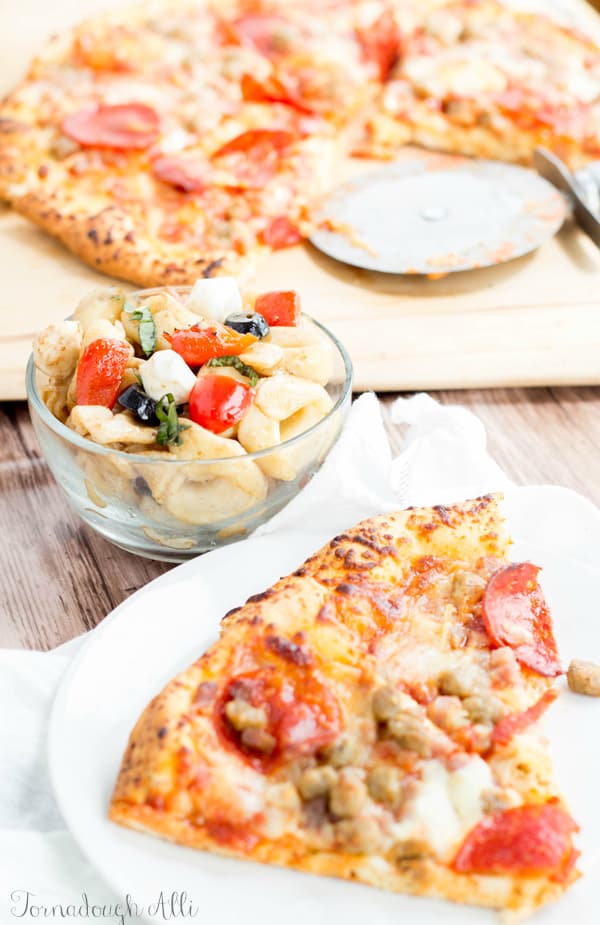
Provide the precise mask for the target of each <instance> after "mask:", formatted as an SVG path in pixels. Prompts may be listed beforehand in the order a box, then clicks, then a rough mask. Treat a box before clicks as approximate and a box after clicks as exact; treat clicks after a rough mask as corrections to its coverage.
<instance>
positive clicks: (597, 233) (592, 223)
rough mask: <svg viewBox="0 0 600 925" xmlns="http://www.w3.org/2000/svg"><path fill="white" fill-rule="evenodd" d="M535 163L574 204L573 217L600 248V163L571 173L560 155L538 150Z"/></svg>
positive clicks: (543, 174) (541, 149) (544, 149)
mask: <svg viewBox="0 0 600 925" xmlns="http://www.w3.org/2000/svg"><path fill="white" fill-rule="evenodd" d="M533 163H534V166H535V168H536V170H537V171H538V173H540V174H541V176H543V177H545V178H546V179H547V180H549V181H550V183H552V184H553V185H554V186H555V187H556V188H557V189H560V190H562V191H563V192H564V193H566V195H567V196H568V197H569V199H570V200H571V204H572V206H573V215H574V216H575V219H576V221H577V223H578V224H579V226H580V227H581V228H583V230H584V231H585V233H586V234H587V235H588V237H589V238H591V239H592V241H593V242H594V244H595V245H596V246H597V247H600V219H599V217H598V216H599V214H600V162H599V161H594V162H593V163H591V164H588V166H587V167H584V168H583V169H582V170H578V171H576V172H575V173H571V171H570V170H569V168H568V167H567V165H566V164H565V163H564V162H563V161H561V159H560V158H559V157H557V155H556V154H553V153H552V151H548V150H547V149H546V148H536V149H535V152H534V155H533Z"/></svg>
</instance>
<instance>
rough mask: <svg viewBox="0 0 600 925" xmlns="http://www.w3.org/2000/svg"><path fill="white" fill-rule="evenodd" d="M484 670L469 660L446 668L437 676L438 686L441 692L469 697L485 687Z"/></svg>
mask: <svg viewBox="0 0 600 925" xmlns="http://www.w3.org/2000/svg"><path fill="white" fill-rule="evenodd" d="M485 684H486V677H485V672H484V671H483V670H482V669H481V668H479V667H478V666H477V665H474V664H473V663H471V662H464V663H463V664H461V665H460V666H459V667H456V668H446V669H444V670H443V671H442V672H441V673H440V675H439V676H438V687H439V689H440V691H441V692H442V694H449V695H451V696H455V697H469V696H471V694H475V693H479V691H480V690H481V689H482V688H485Z"/></svg>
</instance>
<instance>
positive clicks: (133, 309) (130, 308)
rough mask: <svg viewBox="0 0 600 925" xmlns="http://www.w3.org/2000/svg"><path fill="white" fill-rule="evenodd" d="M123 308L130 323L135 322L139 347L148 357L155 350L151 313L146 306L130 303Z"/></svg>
mask: <svg viewBox="0 0 600 925" xmlns="http://www.w3.org/2000/svg"><path fill="white" fill-rule="evenodd" d="M123 307H124V309H125V311H126V312H127V314H128V315H131V319H132V321H137V323H138V333H139V336H140V347H141V348H142V350H143V351H144V353H145V354H146V356H147V357H149V356H150V355H151V354H152V353H154V351H155V350H156V325H155V323H154V318H153V317H152V312H151V311H150V309H149V308H148V306H147V305H140V306H135V305H132V304H131V302H125V305H124V306H123Z"/></svg>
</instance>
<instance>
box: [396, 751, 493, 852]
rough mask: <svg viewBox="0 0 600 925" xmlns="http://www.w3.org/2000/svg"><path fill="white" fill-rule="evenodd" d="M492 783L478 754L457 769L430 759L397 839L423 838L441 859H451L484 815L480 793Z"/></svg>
mask: <svg viewBox="0 0 600 925" xmlns="http://www.w3.org/2000/svg"><path fill="white" fill-rule="evenodd" d="M492 786H493V780H492V775H491V772H490V769H489V767H488V766H487V764H486V763H485V761H483V760H482V759H481V758H479V756H474V757H473V758H471V760H470V761H469V762H468V763H467V764H465V765H464V766H463V767H462V768H459V769H458V770H457V771H453V772H449V771H447V770H446V768H445V767H444V765H443V764H442V763H441V762H440V761H428V762H426V764H425V765H424V766H423V776H422V779H421V782H420V784H419V787H418V789H417V793H416V795H415V797H414V798H413V800H412V801H411V802H410V804H409V806H408V810H407V813H406V815H405V817H404V819H403V820H402V822H400V823H399V824H398V825H396V826H394V829H393V834H394V837H395V838H397V839H398V840H403V839H408V838H416V839H423V840H424V841H425V842H426V843H427V844H428V845H429V847H430V848H431V849H432V851H433V852H434V853H435V854H436V855H437V856H438V857H439V858H441V859H443V860H446V859H448V858H449V857H450V856H451V855H452V853H453V852H454V851H455V850H456V849H457V848H458V846H459V845H460V844H461V842H462V841H463V840H464V838H465V836H466V834H467V832H469V831H470V830H471V829H472V828H473V826H474V825H476V824H477V822H478V821H479V820H480V819H481V817H482V815H483V812H482V806H481V796H482V793H483V791H484V790H489V789H490V788H491V787H492Z"/></svg>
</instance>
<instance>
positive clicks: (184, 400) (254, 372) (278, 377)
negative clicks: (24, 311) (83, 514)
mask: <svg viewBox="0 0 600 925" xmlns="http://www.w3.org/2000/svg"><path fill="white" fill-rule="evenodd" d="M33 352H34V363H35V367H36V371H37V372H36V375H37V386H38V391H39V394H40V397H41V399H42V401H43V402H44V403H45V404H46V406H47V407H48V409H49V410H50V411H51V413H52V414H53V415H55V417H57V418H58V419H59V420H60V421H62V422H63V423H64V424H66V426H67V427H69V428H71V429H72V430H74V431H75V432H76V433H78V434H80V435H81V436H82V437H85V438H87V439H88V440H91V441H93V442H94V443H96V444H100V445H102V446H104V447H107V448H110V449H113V450H120V451H125V452H126V453H130V454H135V460H134V459H133V458H132V460H131V462H129V461H128V460H126V459H124V458H123V456H122V455H121V454H116V453H113V454H84V455H85V459H81V460H80V462H81V465H82V467H83V468H85V470H86V475H87V478H88V479H89V482H90V485H91V486H92V492H93V494H94V495H98V496H99V497H100V498H101V497H102V496H103V495H104V494H108V495H113V496H114V495H115V494H116V495H118V496H123V500H124V501H125V502H127V503H135V504H136V505H137V506H138V507H140V508H141V509H142V510H144V509H146V511H147V513H148V514H149V515H151V516H152V517H154V518H155V519H157V518H158V519H159V520H160V519H161V517H162V519H164V518H166V519H167V520H169V519H170V518H171V519H172V518H174V519H175V520H177V521H180V522H184V523H190V524H209V523H214V522H216V521H219V520H223V519H226V518H228V517H235V516H236V515H239V514H241V513H243V512H244V511H246V510H248V509H249V508H250V507H252V506H253V505H256V504H257V503H260V502H261V500H262V499H264V498H266V496H267V494H268V489H269V483H270V481H271V480H279V481H288V482H289V481H292V480H294V479H295V478H297V477H298V475H299V474H301V470H302V469H303V467H304V466H306V465H307V464H309V463H310V460H311V458H315V456H316V455H318V454H319V453H322V452H323V450H324V449H325V450H326V449H328V448H329V446H330V445H331V444H332V442H333V440H334V439H335V436H336V433H331V432H330V433H329V435H328V436H326V435H325V441H324V440H323V437H324V435H323V434H320V431H321V430H322V429H319V430H318V431H315V434H314V435H309V437H308V438H307V439H306V440H302V441H296V442H295V443H293V444H292V445H291V446H287V447H282V448H281V449H280V450H277V449H274V450H273V451H272V452H270V453H265V454H264V455H262V456H259V457H258V458H256V459H244V457H246V456H247V454H248V453H254V452H255V451H262V450H268V449H272V448H277V447H279V446H280V444H282V443H285V442H286V441H288V440H290V439H291V438H294V437H297V436H299V435H300V434H302V433H304V432H305V431H307V430H308V429H310V428H311V427H312V426H313V425H315V424H316V423H318V422H319V421H321V420H322V419H323V418H325V417H326V416H327V415H328V413H329V411H330V410H331V408H332V405H333V400H332V398H331V396H330V394H329V392H328V390H327V388H326V386H327V384H328V383H329V382H330V380H331V377H332V371H333V359H334V355H333V350H332V346H331V343H330V341H329V340H328V338H327V337H326V335H325V334H324V333H323V332H322V331H321V329H320V328H318V327H317V326H316V325H315V324H314V323H313V322H311V321H310V320H309V319H308V318H306V317H305V316H303V315H302V314H301V312H300V299H299V296H298V293H297V292H294V291H291V290H290V291H277V292H266V293H262V294H260V295H258V296H253V295H250V294H248V295H245V296H242V294H241V292H240V290H239V288H238V285H237V283H236V281H235V280H234V279H233V278H231V277H217V278H214V279H200V280H198V281H197V282H196V284H195V285H194V286H193V287H192V288H191V290H182V289H171V288H169V287H167V288H165V289H155V290H148V291H146V292H138V293H136V294H134V295H126V294H125V293H124V292H122V291H121V290H119V289H116V288H114V287H112V288H108V289H104V290H98V291H94V292H92V293H90V295H88V296H87V297H86V298H84V299H83V300H82V301H81V302H80V304H79V305H78V306H77V309H76V311H75V313H74V314H73V316H72V317H71V318H70V319H69V320H66V321H62V322H59V323H58V324H52V325H50V326H49V327H48V328H46V330H44V331H43V332H42V333H41V334H40V335H39V336H38V337H37V339H36V341H35V343H34V350H33ZM324 443H325V444H326V446H325V445H324ZM140 457H146V458H147V460H148V463H149V465H144V461H143V459H140ZM160 459H163V460H167V459H169V460H170V459H177V460H187V461H189V462H190V465H189V466H181V467H178V466H171V467H170V466H160V465H155V464H154V462H155V461H156V460H160ZM199 460H215V462H214V464H212V465H209V464H207V463H204V464H203V465H200V466H199V465H196V466H194V465H193V464H194V462H196V461H199ZM218 460H223V462H222V463H220V462H218Z"/></svg>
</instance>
